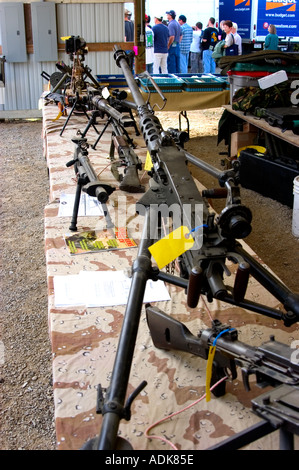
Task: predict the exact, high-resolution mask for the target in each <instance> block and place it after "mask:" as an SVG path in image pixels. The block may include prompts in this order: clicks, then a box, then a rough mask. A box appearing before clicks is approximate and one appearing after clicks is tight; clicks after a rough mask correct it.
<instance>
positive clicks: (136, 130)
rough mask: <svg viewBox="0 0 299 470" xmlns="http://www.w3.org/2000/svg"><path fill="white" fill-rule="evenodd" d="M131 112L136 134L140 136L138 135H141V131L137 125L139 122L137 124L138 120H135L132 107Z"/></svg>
mask: <svg viewBox="0 0 299 470" xmlns="http://www.w3.org/2000/svg"><path fill="white" fill-rule="evenodd" d="M129 114H130V118H131V119H132V121H133V126H134V129H135V134H136V135H137V136H138V135H140V132H139V130H138V127H137V124H136V121H135V118H134V116H133V113H132V110H131V109H129Z"/></svg>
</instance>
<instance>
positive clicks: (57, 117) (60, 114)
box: [52, 111, 62, 121]
mask: <svg viewBox="0 0 299 470" xmlns="http://www.w3.org/2000/svg"><path fill="white" fill-rule="evenodd" d="M61 116H62V111H59V113H58V114H57V116H56V118H55V119H52V121H57V120H58V119H59V118H60V117H61Z"/></svg>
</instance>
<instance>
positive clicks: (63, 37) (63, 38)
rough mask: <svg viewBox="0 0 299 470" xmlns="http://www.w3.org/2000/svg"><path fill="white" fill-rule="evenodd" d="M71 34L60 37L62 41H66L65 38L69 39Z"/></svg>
mask: <svg viewBox="0 0 299 470" xmlns="http://www.w3.org/2000/svg"><path fill="white" fill-rule="evenodd" d="M70 37H71V36H61V38H60V39H62V40H63V41H66V40H67V39H70Z"/></svg>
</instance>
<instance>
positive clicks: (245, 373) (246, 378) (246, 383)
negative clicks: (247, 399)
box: [241, 367, 250, 392]
mask: <svg viewBox="0 0 299 470" xmlns="http://www.w3.org/2000/svg"><path fill="white" fill-rule="evenodd" d="M241 371H242V379H243V384H244V387H245V390H246V392H249V391H250V385H249V372H248V369H245V368H244V367H242V368H241Z"/></svg>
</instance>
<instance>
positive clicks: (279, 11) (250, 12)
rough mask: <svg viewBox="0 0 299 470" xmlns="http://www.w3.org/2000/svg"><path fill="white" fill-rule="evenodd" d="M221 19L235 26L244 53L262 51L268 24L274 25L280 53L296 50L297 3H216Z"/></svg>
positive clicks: (298, 32) (290, 0) (221, 0)
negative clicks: (235, 24) (236, 25)
mask: <svg viewBox="0 0 299 470" xmlns="http://www.w3.org/2000/svg"><path fill="white" fill-rule="evenodd" d="M221 20H231V21H234V22H235V23H237V24H238V33H239V34H240V36H241V37H242V45H243V54H246V53H250V52H255V51H257V50H259V49H263V45H264V41H265V37H266V35H267V34H268V26H269V25H270V24H274V25H275V26H276V30H277V35H278V37H279V46H278V48H279V49H280V50H281V51H283V52H298V51H299V0H219V6H218V21H219V23H220V22H221Z"/></svg>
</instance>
